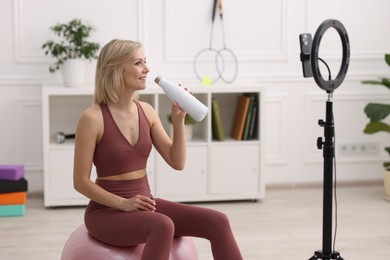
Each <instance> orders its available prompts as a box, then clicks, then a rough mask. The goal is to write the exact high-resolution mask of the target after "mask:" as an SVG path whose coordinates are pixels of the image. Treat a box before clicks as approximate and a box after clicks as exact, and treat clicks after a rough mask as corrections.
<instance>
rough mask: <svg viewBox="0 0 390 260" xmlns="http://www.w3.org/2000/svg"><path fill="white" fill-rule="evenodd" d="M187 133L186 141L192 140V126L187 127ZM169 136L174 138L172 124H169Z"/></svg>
mask: <svg viewBox="0 0 390 260" xmlns="http://www.w3.org/2000/svg"><path fill="white" fill-rule="evenodd" d="M185 131H186V141H187V142H188V141H191V140H192V135H193V134H192V125H185ZM169 136H170V137H171V138H173V127H172V124H169Z"/></svg>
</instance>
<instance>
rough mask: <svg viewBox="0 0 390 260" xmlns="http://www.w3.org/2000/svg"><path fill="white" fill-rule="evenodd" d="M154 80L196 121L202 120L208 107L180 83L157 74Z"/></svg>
mask: <svg viewBox="0 0 390 260" xmlns="http://www.w3.org/2000/svg"><path fill="white" fill-rule="evenodd" d="M154 81H155V82H156V83H157V84H158V85H159V86H160V87H161V88H162V89H163V90H164V92H165V94H166V95H167V96H168V98H169V99H170V100H171V101H172V102H176V103H177V104H178V105H179V106H180V107H181V108H182V109H184V111H186V112H187V113H188V114H189V115H190V116H191V117H192V118H194V119H195V120H196V121H201V120H202V119H203V118H204V117H205V116H206V115H207V113H208V111H209V109H208V107H206V106H205V105H204V104H203V103H202V102H200V101H199V100H198V99H196V97H194V96H193V95H191V94H190V93H188V92H187V91H186V90H185V89H183V88H182V87H180V86H179V85H177V84H175V83H173V82H171V81H169V80H167V79H165V78H164V77H162V76H157V77H156V79H155V80H154Z"/></svg>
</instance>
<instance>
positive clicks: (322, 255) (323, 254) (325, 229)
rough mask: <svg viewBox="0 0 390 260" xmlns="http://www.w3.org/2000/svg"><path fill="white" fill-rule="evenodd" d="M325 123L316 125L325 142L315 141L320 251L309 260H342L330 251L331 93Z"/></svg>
mask: <svg viewBox="0 0 390 260" xmlns="http://www.w3.org/2000/svg"><path fill="white" fill-rule="evenodd" d="M327 93H328V100H327V101H326V121H324V120H322V119H320V120H318V124H319V126H320V127H324V136H325V141H323V139H322V137H318V139H317V148H318V149H320V150H321V149H322V150H323V157H324V188H323V215H322V216H323V220H322V221H323V223H322V251H321V250H317V251H315V252H314V256H312V257H311V258H310V259H309V260H316V259H324V260H330V259H338V260H343V258H342V257H341V256H340V253H339V252H336V251H332V209H333V208H332V198H333V159H334V156H335V149H334V145H335V142H334V137H335V135H334V122H333V92H332V91H327Z"/></svg>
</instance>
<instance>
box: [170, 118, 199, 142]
mask: <svg viewBox="0 0 390 260" xmlns="http://www.w3.org/2000/svg"><path fill="white" fill-rule="evenodd" d="M167 119H168V122H169V124H170V128H169V134H170V136H171V138H172V137H173V128H172V114H171V113H169V114H168V115H167ZM195 123H196V120H195V119H193V118H192V117H191V116H190V115H189V114H186V115H185V117H184V125H185V128H186V140H187V141H190V140H192V136H193V134H192V125H194V124H195Z"/></svg>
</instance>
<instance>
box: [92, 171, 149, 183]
mask: <svg viewBox="0 0 390 260" xmlns="http://www.w3.org/2000/svg"><path fill="white" fill-rule="evenodd" d="M144 176H146V169H142V170H138V171H133V172H127V173H122V174H118V175H113V176H107V177H98V178H97V179H98V180H108V181H109V180H111V181H122V180H136V179H141V178H143V177H144Z"/></svg>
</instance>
